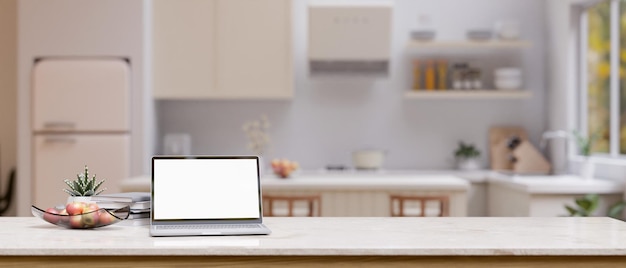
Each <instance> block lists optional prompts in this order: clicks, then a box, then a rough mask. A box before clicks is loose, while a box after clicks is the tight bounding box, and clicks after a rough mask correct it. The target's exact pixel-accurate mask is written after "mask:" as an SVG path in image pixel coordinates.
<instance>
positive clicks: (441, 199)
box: [389, 195, 450, 217]
mask: <svg viewBox="0 0 626 268" xmlns="http://www.w3.org/2000/svg"><path fill="white" fill-rule="evenodd" d="M389 200H390V208H391V210H390V211H391V216H392V217H404V216H418V217H426V206H427V203H428V202H437V203H439V211H438V214H437V216H438V217H447V216H449V215H450V199H449V198H448V196H410V195H390V196H389ZM407 202H419V204H420V206H419V208H420V209H419V213H418V215H411V214H410V213H407V211H405V209H406V208H407V206H406V204H405V203H407ZM396 203H398V209H397V210H396V205H395V204H396Z"/></svg>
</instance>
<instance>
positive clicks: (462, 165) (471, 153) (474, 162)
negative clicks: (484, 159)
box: [454, 141, 480, 170]
mask: <svg viewBox="0 0 626 268" xmlns="http://www.w3.org/2000/svg"><path fill="white" fill-rule="evenodd" d="M479 157H480V151H479V150H478V149H476V147H475V146H474V145H473V144H466V143H464V142H463V141H460V142H459V146H458V147H457V149H456V150H455V151H454V158H455V160H456V165H457V168H458V169H461V170H477V169H480V162H479Z"/></svg>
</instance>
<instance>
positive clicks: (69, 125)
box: [43, 121, 76, 129]
mask: <svg viewBox="0 0 626 268" xmlns="http://www.w3.org/2000/svg"><path fill="white" fill-rule="evenodd" d="M43 127H44V128H45V129H59V128H63V129H74V127H76V124H75V123H74V122H69V121H52V122H45V123H43Z"/></svg>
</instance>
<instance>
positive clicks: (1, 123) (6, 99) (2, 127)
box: [0, 0, 17, 215]
mask: <svg viewBox="0 0 626 268" xmlns="http://www.w3.org/2000/svg"><path fill="white" fill-rule="evenodd" d="M0 33H2V34H1V35H2V38H0V195H3V194H4V192H5V191H6V189H7V188H6V187H7V178H8V174H9V170H10V169H11V168H12V167H15V166H16V165H17V153H16V147H17V105H16V101H17V79H16V78H17V1H16V0H2V1H0ZM13 204H15V203H13ZM13 207H15V205H13ZM12 213H13V212H12V211H9V213H7V214H8V215H10V214H12Z"/></svg>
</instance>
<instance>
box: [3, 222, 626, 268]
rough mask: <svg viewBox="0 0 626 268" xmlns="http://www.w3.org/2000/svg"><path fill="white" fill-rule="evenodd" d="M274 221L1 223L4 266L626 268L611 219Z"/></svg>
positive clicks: (625, 247)
mask: <svg viewBox="0 0 626 268" xmlns="http://www.w3.org/2000/svg"><path fill="white" fill-rule="evenodd" d="M265 220H266V225H267V226H268V227H269V228H270V229H271V230H272V234H271V235H268V236H218V237H208V236H205V237H150V236H149V234H148V229H147V226H117V225H112V226H107V227H103V228H100V229H95V230H70V229H62V228H60V227H57V226H54V225H51V224H49V223H46V222H44V221H43V220H41V219H38V218H35V217H22V218H14V217H0V226H2V228H1V229H0V241H2V243H0V263H3V264H5V265H6V264H8V265H11V264H13V265H30V266H35V267H36V266H37V265H41V266H46V265H48V266H50V265H52V266H53V265H54V264H55V263H56V262H58V263H63V262H68V261H72V262H81V261H84V262H88V263H89V266H90V267H98V266H106V265H108V267H110V266H112V265H113V266H116V265H130V266H132V267H148V266H150V265H156V266H159V267H161V266H163V265H172V266H176V265H190V264H191V263H196V264H198V263H202V264H203V265H208V264H211V263H215V262H217V263H218V264H221V265H226V264H227V263H228V264H239V265H257V266H258V265H259V264H260V263H262V264H263V266H267V265H272V264H282V265H293V264H294V263H300V262H307V263H311V264H317V265H318V266H322V265H328V264H329V263H335V264H337V263H338V262H341V263H347V262H355V263H358V264H362V265H365V266H367V265H374V264H378V265H382V264H388V263H390V262H394V263H396V264H399V263H403V262H420V261H422V262H426V263H428V262H433V261H434V260H436V262H435V263H436V264H439V265H442V264H446V263H447V264H448V265H452V264H455V263H456V264H457V265H458V264H459V263H462V264H465V265H469V264H472V263H474V262H478V264H476V265H477V266H480V264H481V263H482V265H484V264H485V263H486V262H488V263H490V261H491V260H493V261H497V263H498V265H499V266H505V264H506V263H517V264H526V265H533V263H534V264H535V265H537V264H549V263H552V264H554V263H555V262H563V263H572V264H577V263H578V264H579V263H580V262H581V260H583V259H584V260H586V262H585V265H587V266H589V265H591V264H593V263H594V262H598V263H607V262H609V261H616V260H619V261H626V223H624V222H621V221H618V220H614V219H610V218H562V217H561V218H558V217H557V218H387V217H380V218H367V217H359V218H354V217H351V218H327V217H326V218H324V217H322V218H272V217H269V218H265ZM467 256H474V258H468V257H467ZM480 256H483V258H480ZM437 257H439V258H437ZM487 257H488V258H487ZM533 257H535V258H533ZM492 264H493V263H492ZM444 266H445V265H444ZM592 266H593V265H592Z"/></svg>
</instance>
